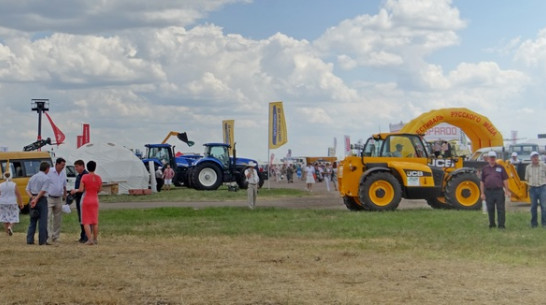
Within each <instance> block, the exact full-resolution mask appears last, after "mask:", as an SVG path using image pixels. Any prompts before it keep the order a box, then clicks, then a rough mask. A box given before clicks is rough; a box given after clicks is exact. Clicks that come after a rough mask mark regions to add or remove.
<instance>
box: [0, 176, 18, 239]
mask: <svg viewBox="0 0 546 305" xmlns="http://www.w3.org/2000/svg"><path fill="white" fill-rule="evenodd" d="M4 179H5V180H6V181H4V182H2V183H0V221H1V222H3V223H4V230H5V231H6V234H8V235H9V236H12V235H13V224H15V223H19V209H22V208H23V200H22V199H21V193H19V190H18V189H17V184H15V182H13V181H11V174H10V172H5V173H4Z"/></svg>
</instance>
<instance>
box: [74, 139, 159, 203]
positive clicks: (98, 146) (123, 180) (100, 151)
mask: <svg viewBox="0 0 546 305" xmlns="http://www.w3.org/2000/svg"><path fill="white" fill-rule="evenodd" d="M68 159H69V160H70V162H71V164H72V163H73V162H74V161H76V160H79V159H81V160H83V161H84V162H85V163H86V164H87V162H88V161H91V160H92V161H95V162H97V169H96V170H95V173H96V174H97V175H99V176H101V178H102V182H103V183H118V185H119V191H118V193H119V194H128V193H129V190H130V189H147V188H148V182H149V174H148V171H147V170H146V167H145V166H144V164H143V163H142V160H140V159H139V158H138V157H137V156H135V154H134V153H133V152H132V151H130V150H129V149H127V148H125V147H122V146H118V145H116V144H113V143H87V144H85V145H83V146H82V147H80V148H78V149H77V150H75V151H74V152H72V153H71V154H70V156H69V157H68Z"/></svg>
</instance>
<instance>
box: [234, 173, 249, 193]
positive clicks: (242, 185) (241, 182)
mask: <svg viewBox="0 0 546 305" xmlns="http://www.w3.org/2000/svg"><path fill="white" fill-rule="evenodd" d="M235 180H236V182H237V186H238V187H239V189H241V190H246V189H248V180H247V179H246V176H245V174H244V172H242V173H240V174H238V175H237V177H236V178H235Z"/></svg>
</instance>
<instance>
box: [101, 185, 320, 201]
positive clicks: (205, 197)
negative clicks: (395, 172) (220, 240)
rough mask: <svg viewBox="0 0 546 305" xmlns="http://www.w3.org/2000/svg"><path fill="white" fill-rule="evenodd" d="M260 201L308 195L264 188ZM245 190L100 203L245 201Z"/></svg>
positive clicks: (175, 192) (177, 192)
mask: <svg viewBox="0 0 546 305" xmlns="http://www.w3.org/2000/svg"><path fill="white" fill-rule="evenodd" d="M259 192H260V199H265V200H267V199H271V198H284V197H291V198H294V197H307V196H310V194H309V193H307V192H305V191H302V190H297V189H278V188H276V189H268V188H266V187H264V188H261V189H260V191H259ZM246 196H247V194H246V190H239V191H237V192H230V191H227V187H226V186H221V187H220V188H219V189H218V190H217V191H197V190H194V189H189V188H184V187H180V188H173V189H172V190H170V191H162V192H159V193H152V194H151V195H146V196H134V195H116V196H110V195H107V196H101V198H100V201H101V202H104V203H109V202H129V201H131V202H139V201H147V202H159V201H177V202H199V201H230V200H245V199H246Z"/></svg>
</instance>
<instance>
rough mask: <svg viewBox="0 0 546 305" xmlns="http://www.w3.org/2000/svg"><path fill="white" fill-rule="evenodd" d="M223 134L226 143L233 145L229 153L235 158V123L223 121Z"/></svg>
mask: <svg viewBox="0 0 546 305" xmlns="http://www.w3.org/2000/svg"><path fill="white" fill-rule="evenodd" d="M222 134H223V135H224V143H225V144H229V145H231V148H230V149H229V153H230V154H231V155H232V156H233V146H234V141H235V135H234V134H235V121H234V120H223V121H222Z"/></svg>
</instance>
